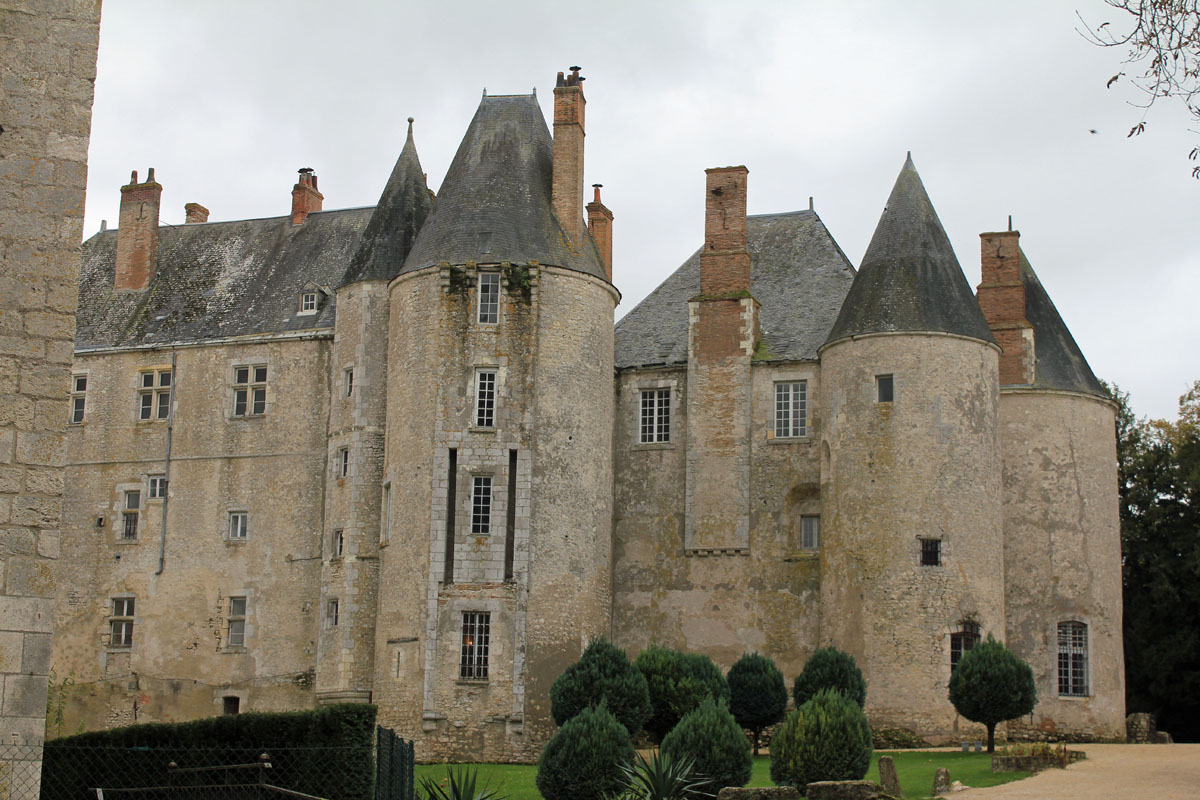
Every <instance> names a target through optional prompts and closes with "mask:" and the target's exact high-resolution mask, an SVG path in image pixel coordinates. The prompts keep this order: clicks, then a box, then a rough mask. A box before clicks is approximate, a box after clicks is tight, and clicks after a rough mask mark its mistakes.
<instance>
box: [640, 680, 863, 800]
mask: <svg viewBox="0 0 1200 800" xmlns="http://www.w3.org/2000/svg"><path fill="white" fill-rule="evenodd" d="M659 749H660V750H661V751H662V752H663V753H665V754H667V755H668V756H670V757H672V758H676V759H680V758H686V757H691V758H693V759H695V766H694V767H693V769H695V771H696V773H697V774H698V775H700V776H702V777H703V778H705V779H706V781H707V786H708V791H710V792H712V793H713V794H716V793H717V792H719V791H720V790H721V789H723V788H725V787H726V786H745V785H746V784H747V783H748V782H749V781H750V766H751V758H750V743H749V742H747V741H746V734H744V733H742V728H741V726H740V725H738V724H737V721H736V720H734V718H733V714H730V713H729V706H728V705H726V703H725V701H724V700H720V701H717V700H713V699H712V698H711V697H706V698H704V701H703V702H702V703H700V705H698V706H696V708H695V709H693V710H692V711H689V712H688V713H687V715H686V716H684V718H683V719H681V720H679V724H678V725H676V726H675V727H674V729H672V731H671V732H670V733H668V734H667V735H666V738H664V739H663V741H662V747H660V748H659ZM864 774H865V773H864Z"/></svg>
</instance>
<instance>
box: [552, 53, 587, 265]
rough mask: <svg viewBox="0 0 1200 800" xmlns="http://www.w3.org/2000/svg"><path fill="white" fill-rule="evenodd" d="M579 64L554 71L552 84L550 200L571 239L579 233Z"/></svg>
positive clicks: (580, 232) (581, 127)
mask: <svg viewBox="0 0 1200 800" xmlns="http://www.w3.org/2000/svg"><path fill="white" fill-rule="evenodd" d="M579 69H580V68H579V67H571V74H570V75H567V76H566V77H563V73H561V72H560V73H558V85H557V86H555V87H554V185H553V189H552V203H553V206H554V213H555V215H556V216H557V217H558V221H559V223H560V224H561V225H562V227H563V230H564V231H565V232H566V234H567V236H568V237H570V239H571V241H572V242H578V241H579V240H580V239H581V238H582V236H583V212H582V209H581V206H582V205H583V137H584V132H583V109H584V105H586V103H587V101H586V100H584V99H583V81H584V79H583V78H581V77H580V76H579Z"/></svg>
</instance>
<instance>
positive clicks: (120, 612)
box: [108, 597, 135, 647]
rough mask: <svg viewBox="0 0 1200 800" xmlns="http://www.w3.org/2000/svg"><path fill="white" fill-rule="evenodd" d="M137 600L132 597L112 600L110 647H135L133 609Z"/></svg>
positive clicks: (109, 623) (109, 624)
mask: <svg viewBox="0 0 1200 800" xmlns="http://www.w3.org/2000/svg"><path fill="white" fill-rule="evenodd" d="M134 603H135V599H134V598H132V597H114V598H113V599H112V617H111V618H109V622H108V626H109V632H110V634H111V635H110V636H109V639H108V645H109V647H132V646H133V609H134Z"/></svg>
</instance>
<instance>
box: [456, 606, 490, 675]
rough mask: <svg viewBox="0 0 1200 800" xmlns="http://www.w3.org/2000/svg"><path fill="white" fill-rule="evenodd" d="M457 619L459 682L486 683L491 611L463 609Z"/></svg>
mask: <svg viewBox="0 0 1200 800" xmlns="http://www.w3.org/2000/svg"><path fill="white" fill-rule="evenodd" d="M459 619H460V628H459V631H460V635H459V657H458V680H459V682H460V683H487V682H488V675H489V667H490V666H491V664H490V661H491V634H492V612H491V611H485V610H482V609H470V610H464V611H462V613H461V616H460V617H459ZM481 629H482V630H481Z"/></svg>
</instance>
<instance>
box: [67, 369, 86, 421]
mask: <svg viewBox="0 0 1200 800" xmlns="http://www.w3.org/2000/svg"><path fill="white" fill-rule="evenodd" d="M89 380H91V376H90V375H89V374H88V372H87V371H86V370H84V371H80V372H72V373H71V402H70V405H69V406H67V409H68V414H67V424H68V425H82V424H83V421H84V419H85V418H86V417H87V389H88V381H89ZM80 381H83V383H82V385H81V384H80Z"/></svg>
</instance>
